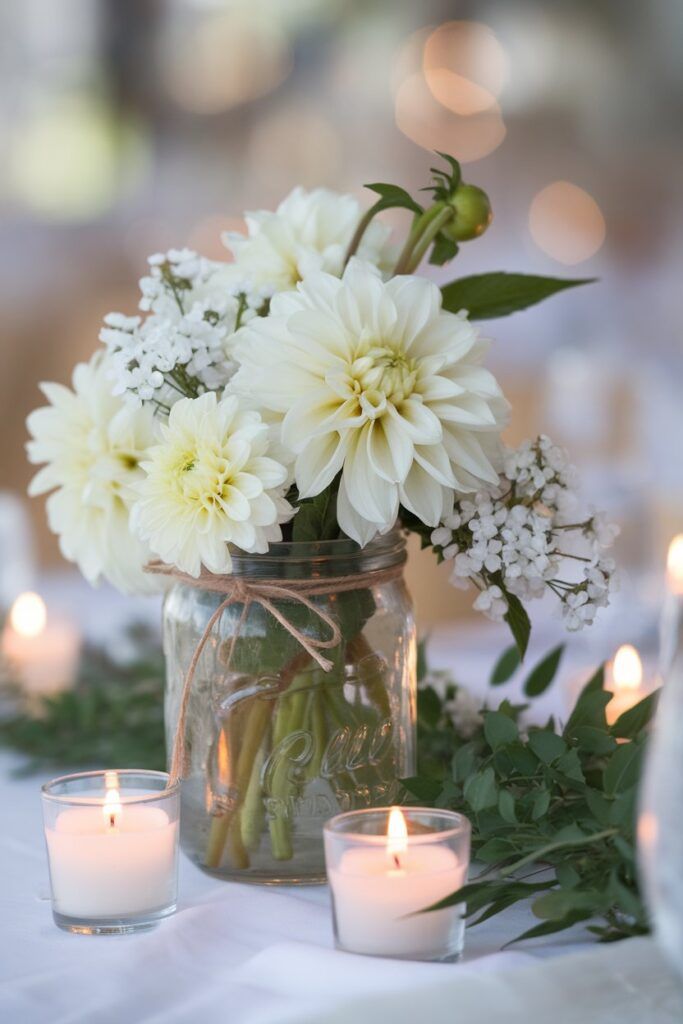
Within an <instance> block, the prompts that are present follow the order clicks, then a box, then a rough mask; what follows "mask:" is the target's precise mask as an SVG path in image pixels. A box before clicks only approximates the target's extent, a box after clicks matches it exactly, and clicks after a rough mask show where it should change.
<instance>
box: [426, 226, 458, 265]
mask: <svg viewBox="0 0 683 1024" xmlns="http://www.w3.org/2000/svg"><path fill="white" fill-rule="evenodd" d="M457 255H458V243H457V242H454V241H453V239H452V238H447V237H446V236H445V235H443V234H439V235H437V236H436V238H435V239H434V244H433V246H432V252H431V255H430V257H429V262H430V263H431V264H432V266H435V267H442V266H443V265H444V263H449V262H450V260H452V259H455V257H456V256H457Z"/></svg>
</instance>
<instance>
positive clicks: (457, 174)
mask: <svg viewBox="0 0 683 1024" xmlns="http://www.w3.org/2000/svg"><path fill="white" fill-rule="evenodd" d="M434 152H435V153H436V155H437V156H440V157H441V159H442V160H445V161H446V163H447V164H449V165H450V168H451V173H450V180H451V190H452V191H453V192H455V190H456V189H457V187H458V185H459V184H460V181H461V179H462V168H461V166H460V161H459V160H456V159H455V157H454V156H451V155H450V154H449V153H443V152H442V151H441V150H440V149H435V150H434ZM431 170H432V171H436V170H438V168H435V167H432V168H431ZM439 173H442V174H443V171H441V172H439Z"/></svg>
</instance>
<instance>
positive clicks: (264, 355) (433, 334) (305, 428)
mask: <svg viewBox="0 0 683 1024" xmlns="http://www.w3.org/2000/svg"><path fill="white" fill-rule="evenodd" d="M484 351H485V346H484V343H483V342H482V341H481V340H479V339H478V337H477V332H476V331H475V329H474V327H472V325H471V324H470V323H469V322H468V321H467V320H466V319H465V317H464V316H461V315H457V316H456V315H455V314H453V313H447V312H445V311H444V310H442V308H441V293H440V292H439V289H438V288H437V287H436V285H434V284H432V283H430V282H429V281H426V280H424V279H423V278H419V277H395V278H393V279H392V280H390V281H388V282H386V283H384V282H382V280H381V278H380V276H379V274H378V273H377V271H376V270H375V269H374V268H373V267H372V266H371V265H370V264H367V263H363V262H361V261H359V260H352V261H351V263H350V264H349V266H348V268H347V270H346V272H345V273H344V276H343V278H342V279H341V280H340V279H338V278H335V277H332V276H330V275H329V274H324V273H320V272H319V273H315V274H311V275H309V276H308V277H307V278H306V279H305V280H304V281H303V282H302V283H301V284H300V285H299V287H298V290H297V291H296V292H288V293H284V294H281V295H278V296H276V297H275V299H274V300H273V303H272V306H271V313H270V315H269V316H268V317H265V318H256V319H254V320H252V321H251V322H250V323H249V324H247V325H246V326H245V327H244V328H243V329H242V330H241V331H240V332H239V333H238V335H237V336H236V339H235V347H234V357H235V359H236V360H237V362H238V364H239V369H238V371H237V373H236V374H235V376H234V377H233V379H232V381H231V385H230V387H231V388H234V389H235V390H236V391H238V392H241V393H243V394H245V395H249V396H251V397H252V398H253V399H256V398H258V400H259V401H260V403H261V405H262V406H264V407H265V408H266V409H268V410H272V411H273V412H275V413H277V414H279V415H280V416H281V417H282V440H283V442H284V443H285V445H286V446H287V447H288V448H290V449H291V450H292V451H293V452H294V453H295V454H296V456H297V459H296V466H295V479H296V483H297V486H298V488H299V492H300V494H301V496H302V497H310V496H313V495H315V494H318V493H319V492H320V491H322V490H323V489H324V488H325V487H327V485H328V484H329V483H331V481H332V480H333V479H334V478H335V476H336V475H337V474H338V473H339V471H340V470H342V471H343V472H342V476H341V481H340V486H339V497H338V506H337V514H338V521H339V525H340V526H341V528H342V529H343V530H344V532H345V533H347V534H348V535H349V536H350V537H353V538H354V539H355V540H357V541H358V542H359V543H361V544H366V543H367V542H368V541H369V540H370V539H371V538H372V537H373V536H374V535H375V534H376V533H377V532H382V531H385V530H387V529H389V528H391V526H392V525H393V524H394V522H395V521H396V517H397V514H398V509H399V505H403V506H404V507H405V508H406V509H408V511H410V512H412V513H413V514H414V515H416V516H417V517H418V518H419V519H420V520H421V521H422V522H423V523H425V524H427V525H428V526H437V525H438V523H439V522H440V521H441V520H442V519H443V517H444V515H447V514H448V513H449V512H450V511H451V509H452V504H453V494H454V490H455V491H460V492H468V491H475V490H478V489H479V488H481V487H482V486H483V485H484V484H496V483H497V482H498V472H497V460H498V435H499V431H500V429H501V426H502V425H503V423H504V422H505V419H506V416H507V411H508V405H507V402H506V401H505V399H504V398H503V395H502V392H501V390H500V388H499V386H498V384H497V382H496V380H495V379H494V377H493V376H492V375H491V374H490V373H489V372H488V370H485V369H483V368H482V367H481V366H480V365H479V364H480V362H481V359H482V356H483V355H484Z"/></svg>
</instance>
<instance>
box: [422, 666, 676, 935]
mask: <svg viewBox="0 0 683 1024" xmlns="http://www.w3.org/2000/svg"><path fill="white" fill-rule="evenodd" d="M561 654H562V649H561V648H555V650H554V651H552V652H550V654H549V655H547V656H546V657H545V658H544V659H543V660H542V661H541V662H540V663H539V664H538V665H537V666H536V667H535V668H534V669H532V671H531V673H530V674H529V675H528V677H527V679H526V682H525V687H524V689H525V693H527V694H530V695H531V696H534V695H537V694H539V693H541V692H542V691H543V690H544V689H545V688H546V687H547V686H548V685H550V683H551V681H552V679H553V677H554V675H555V672H556V670H557V667H558V664H559V661H560V657H561ZM517 662H518V658H517V654H516V653H515V649H510V650H508V651H506V652H505V653H504V654H503V656H502V657H501V658H500V659H499V660H498V662H497V664H496V666H495V667H494V670H493V674H492V678H491V683H492V684H494V685H502V684H503V683H504V682H505V681H507V679H508V678H510V677H511V676H512V674H514V672H515V670H516V667H517ZM443 682H444V681H443V680H442V684H443ZM440 689H443V693H439V692H437V690H436V689H435V688H434V687H433V686H431V685H429V684H428V682H426V683H425V681H423V685H422V686H421V688H420V691H419V700H418V730H419V731H418V754H419V766H418V775H417V776H416V777H415V778H412V779H407V780H405V785H406V787H407V789H408V791H409V793H411V794H412V795H413V796H414V797H415V799H416V800H417V801H419V802H421V803H422V802H426V803H429V804H432V805H434V806H437V807H448V808H451V809H453V810H456V811H461V812H462V813H464V814H466V815H467V816H468V817H469V818H470V819H471V820H472V844H473V860H475V862H478V863H479V864H480V865H484V866H485V867H484V869H483V870H482V871H481V873H480V874H478V875H477V876H476V877H475V878H474V880H473V881H471V882H470V883H469V884H468V885H466V886H464V887H463V888H462V889H460V890H459V891H458V892H456V893H453V894H452V895H451V896H449V897H448V898H447V899H445V900H443V901H441V902H440V903H439V904H437V905H436V906H437V907H441V906H448V905H452V904H455V903H461V902H465V901H466V903H467V916H468V918H469V919H470V923H471V924H477V923H479V922H481V921H484V920H486V919H487V918H489V917H493V916H494V915H495V914H498V913H500V912H501V911H503V910H505V909H507V907H509V906H511V905H512V904H514V903H517V902H519V901H520V900H528V899H530V900H531V909H532V911H533V913H534V915H535V916H536V917H537V918H538V919H539V924H537V925H536V926H535V927H533V928H530V929H529V930H528V931H526V932H524V934H523V935H520V936H518V938H517V939H516V940H515V941H519V940H521V939H530V938H533V937H536V936H543V935H550V934H552V933H553V932H559V931H562V930H564V929H565V928H569V927H571V926H572V925H575V924H577V923H578V922H586V923H587V927H588V929H589V931H591V932H592V933H593V934H594V935H596V936H597V938H598V939H599V940H601V941H611V940H615V939H622V938H627V937H629V936H633V935H642V934H645V933H646V932H647V931H648V930H649V926H648V919H647V913H646V909H645V906H644V903H643V900H642V896H641V893H640V890H639V887H638V877H637V869H636V796H637V791H638V784H639V781H640V777H641V771H642V765H643V757H644V753H645V747H646V741H647V730H648V725H649V723H650V719H651V717H652V715H653V713H654V710H655V706H656V701H657V696H656V694H652V695H650V696H649V697H646V698H645V699H644V700H642V701H641V702H640V703H639V704H637V705H636V706H635V707H634V708H632V709H630V710H629V711H626V712H625V713H624V714H622V715H621V716H620V718H618V720H617V721H616V722H615V723H614V725H612V726H609V725H608V724H607V721H606V716H605V708H606V705H607V704H608V703H609V701H610V699H611V694H610V693H609V692H608V691H606V690H605V689H604V670H603V669H602V668H600V669H599V670H598V671H597V672H596V673H595V675H594V676H593V677H592V678H591V679H590V681H589V682H588V683H587V684H586V685H585V687H584V688H583V690H582V692H581V694H580V695H579V697H578V699H577V702H576V704H575V706H574V709H573V711H572V712H571V714H570V716H569V718H568V720H567V722H566V723H565V724H564V726H562V725H560V724H559V723H557V722H556V721H555V720H554V719H553V718H550V719H549V720H548V721H547V722H546V723H545V725H543V726H528V727H526V726H524V724H523V722H522V717H523V713H524V712H525V711H526V710H527V708H528V705H514V704H512V703H511V702H510V701H509V700H503V701H502V702H501V703H500V704H498V706H497V707H495V708H493V707H491V708H488V709H483V710H482V712H481V716H480V718H479V720H478V721H477V723H476V724H475V726H474V729H473V731H471V734H470V735H468V736H463V735H462V731H461V730H459V729H458V728H457V727H456V725H455V724H454V722H453V720H452V718H451V715H450V713H449V708H450V706H451V702H452V701H453V699H454V697H455V696H456V692H457V687H456V685H455V684H454V683H453V682H452V681H450V680H447V681H446V682H445V686H443V685H442V687H440ZM430 909H435V908H430Z"/></svg>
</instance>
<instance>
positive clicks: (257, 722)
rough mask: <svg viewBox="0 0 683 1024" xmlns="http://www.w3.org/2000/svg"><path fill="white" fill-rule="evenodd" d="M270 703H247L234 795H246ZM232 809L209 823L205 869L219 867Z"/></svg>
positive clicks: (234, 808)
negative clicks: (248, 706) (246, 715)
mask: <svg viewBox="0 0 683 1024" xmlns="http://www.w3.org/2000/svg"><path fill="white" fill-rule="evenodd" d="M273 704H274V701H272V700H263V699H260V698H259V697H256V698H254V699H253V700H252V702H251V707H250V709H249V713H248V717H247V720H246V723H245V726H244V735H243V739H242V745H241V747H240V752H239V755H238V757H237V771H236V777H235V788H236V790H237V793H238V794H242V793H246V790H247V787H248V785H249V778H250V776H251V772H252V768H253V766H254V761H255V760H256V756H257V754H258V752H259V750H260V747H261V744H262V743H263V740H264V738H265V734H266V731H267V729H268V726H269V724H270V718H271V715H272V713H273ZM236 810H237V807H233V808H232V809H231V810H230V811H228V812H227V813H226V814H224V815H222V816H221V817H220V818H214V819H213V821H212V822H211V830H210V832H209V842H208V845H207V850H206V861H205V863H206V866H207V867H208V868H218V867H220V864H221V861H222V859H223V850H224V848H225V843H226V840H227V838H228V833H229V831H230V825H231V822H232V820H233V817H234V815H235V811H236Z"/></svg>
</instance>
